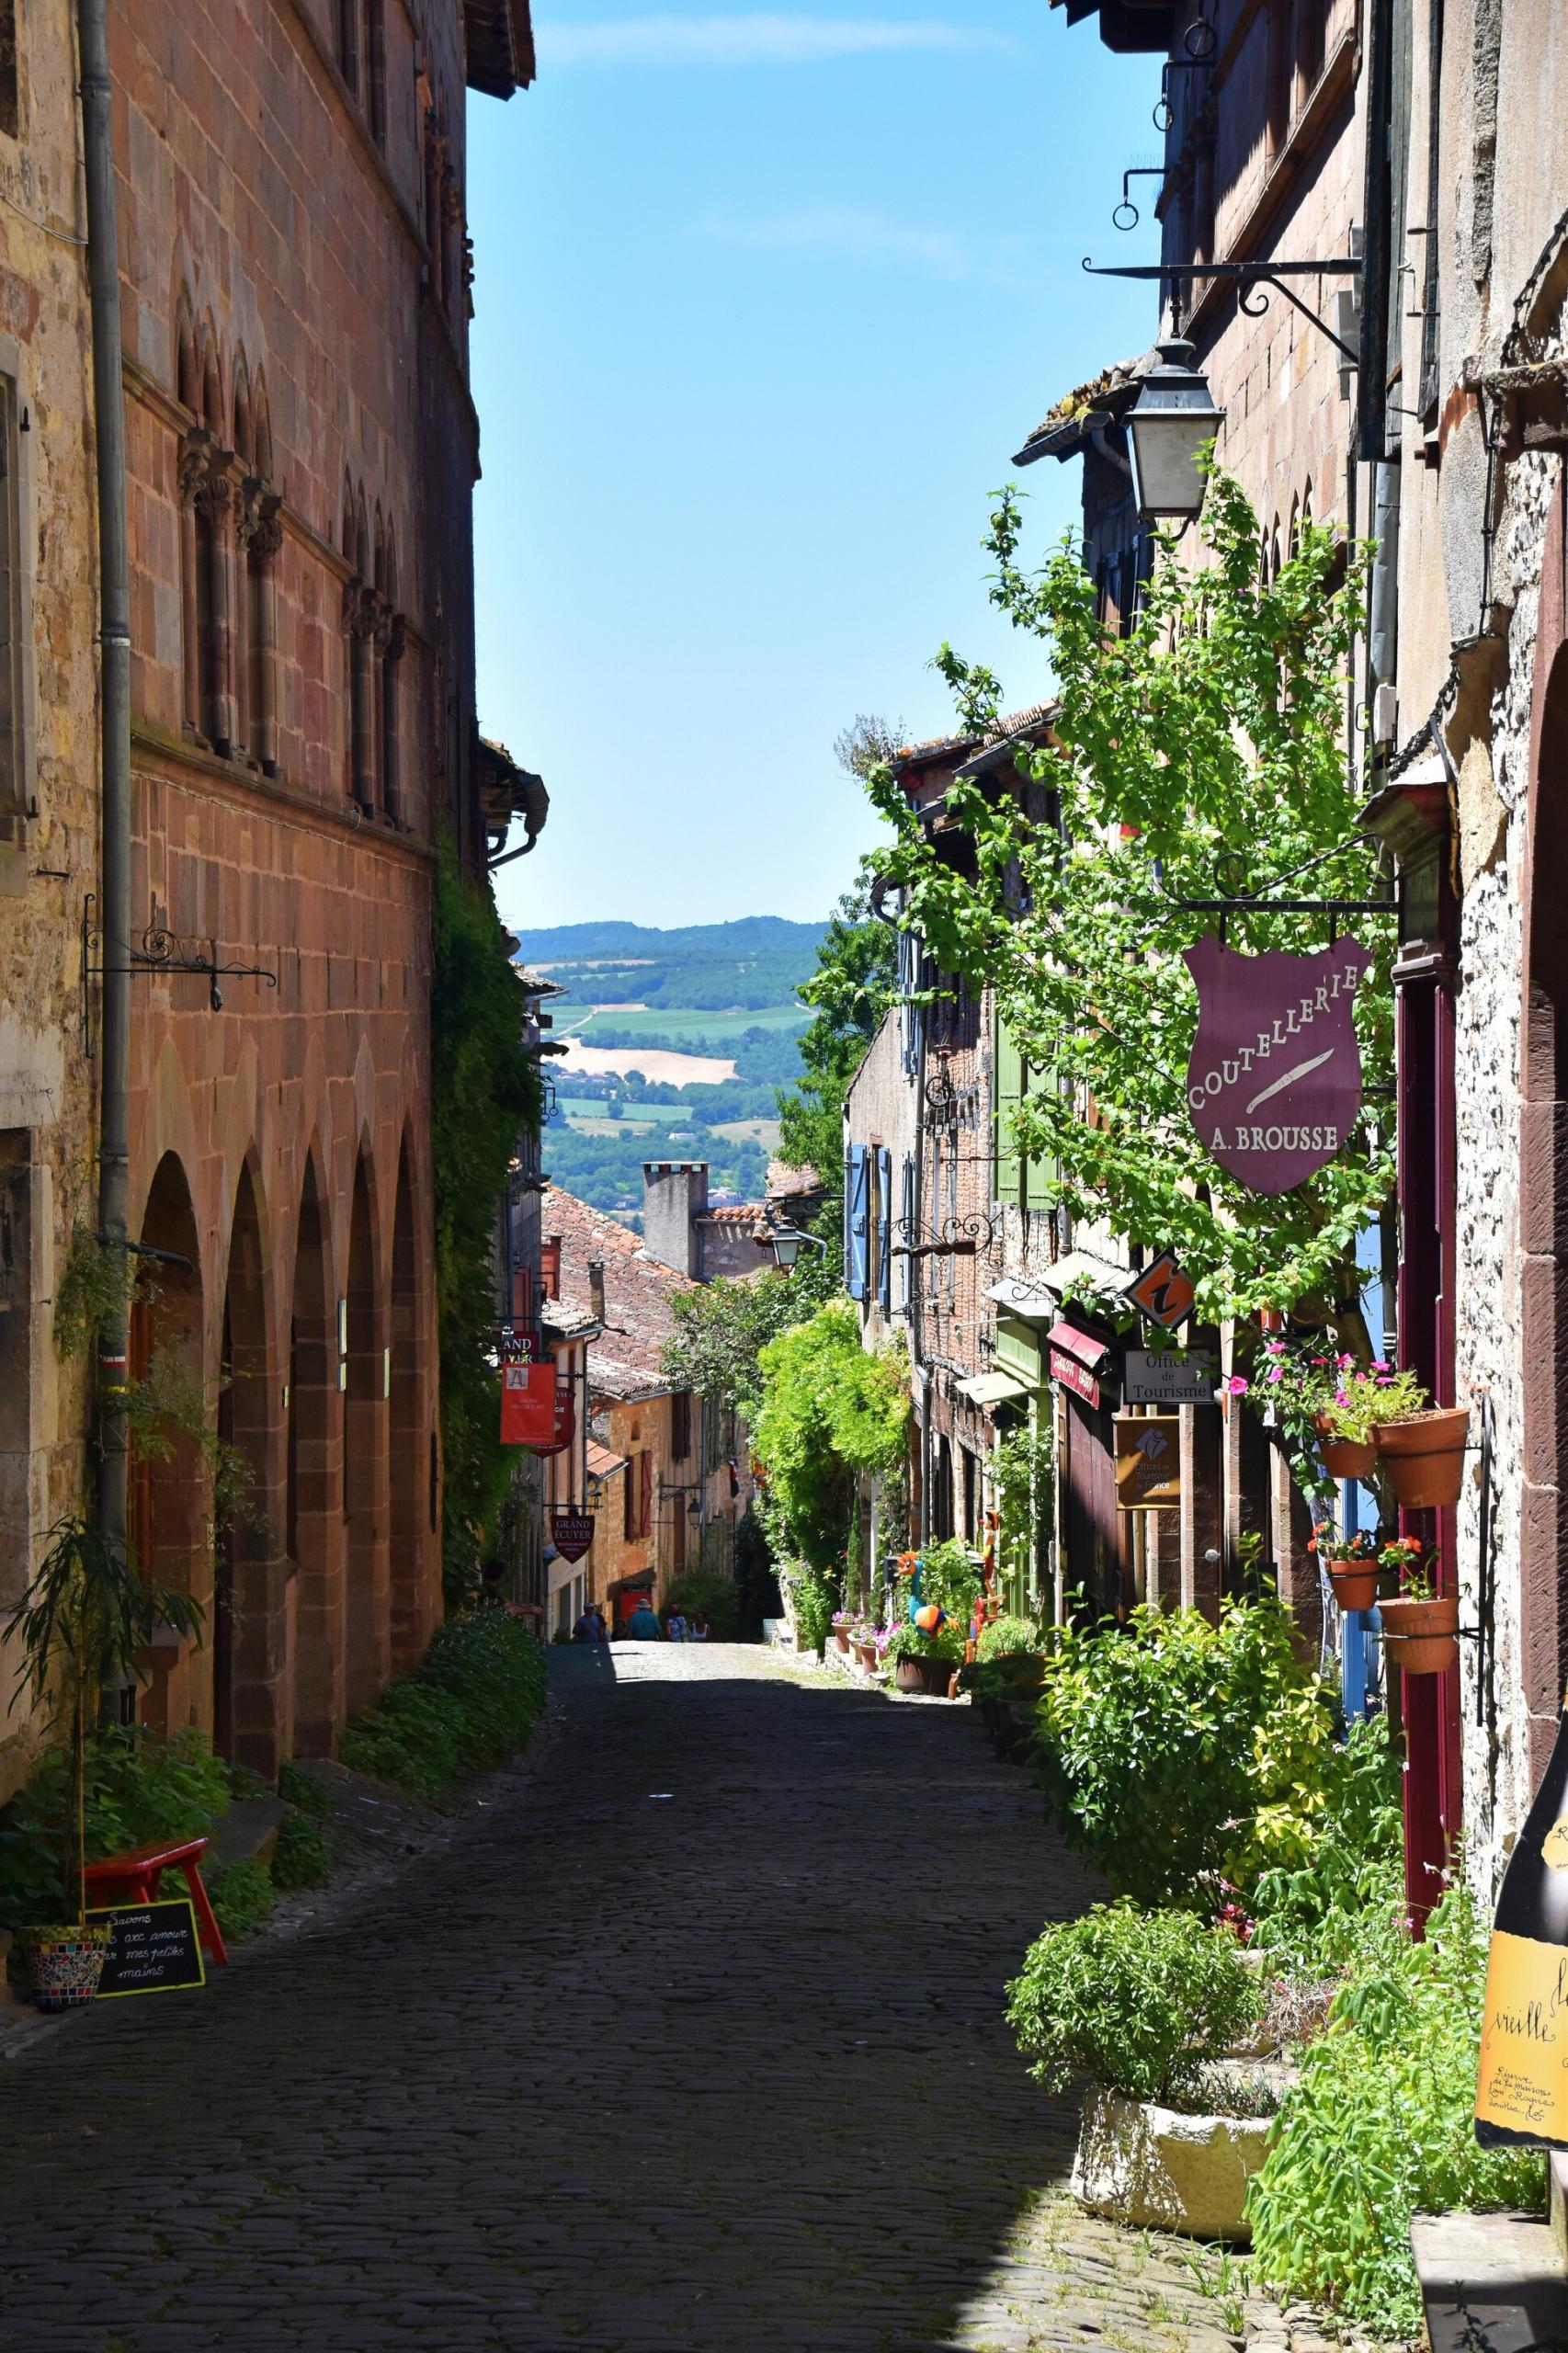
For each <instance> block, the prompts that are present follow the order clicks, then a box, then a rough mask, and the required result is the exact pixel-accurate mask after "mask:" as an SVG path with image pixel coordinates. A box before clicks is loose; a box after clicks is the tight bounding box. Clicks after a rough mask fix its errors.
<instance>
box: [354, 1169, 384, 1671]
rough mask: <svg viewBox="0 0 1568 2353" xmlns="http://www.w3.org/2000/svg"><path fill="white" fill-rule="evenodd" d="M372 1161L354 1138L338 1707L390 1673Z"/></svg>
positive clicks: (380, 1305)
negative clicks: (344, 1591)
mask: <svg viewBox="0 0 1568 2353" xmlns="http://www.w3.org/2000/svg"><path fill="white" fill-rule="evenodd" d="M381 1267H382V1256H381V1218H380V1215H379V1203H378V1200H377V1191H376V1172H375V1162H374V1159H373V1157H372V1154H371V1151H370V1146H369V1139H368V1138H361V1141H360V1144H359V1150H358V1154H357V1155H356V1158H355V1163H354V1192H353V1197H352V1201H351V1206H350V1210H349V1218H348V1273H347V1290H346V1293H345V1297H346V1302H347V1316H346V1330H345V1337H346V1339H347V1351H346V1358H345V1366H344V1375H343V1379H344V1410H343V1518H344V1525H345V1527H346V1529H347V1563H346V1566H345V1578H346V1585H347V1606H346V1610H345V1621H346V1643H347V1649H346V1665H345V1682H346V1688H345V1704H346V1706H347V1710H348V1712H349V1713H350V1714H352V1713H353V1711H355V1709H357V1708H362V1707H366V1706H368V1705H369V1702H370V1701H371V1700H372V1699H377V1698H379V1697H380V1695H381V1692H382V1691H383V1690H384V1689H385V1688H386V1685H387V1681H388V1678H389V1677H390V1676H391V1673H392V1611H391V1604H390V1599H389V1595H388V1562H389V1546H388V1517H389V1515H388V1475H389V1474H388V1460H387V1402H388V1401H387V1390H388V1387H389V1375H390V1370H391V1360H390V1358H389V1357H388V1355H387V1353H386V1350H387V1347H388V1342H387V1338H386V1328H387V1313H386V1302H385V1294H384V1290H383V1285H382V1279H381Z"/></svg>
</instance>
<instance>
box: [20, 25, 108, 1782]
mask: <svg viewBox="0 0 1568 2353" xmlns="http://www.w3.org/2000/svg"><path fill="white" fill-rule="evenodd" d="M75 13H76V12H75V8H74V6H73V5H72V0H38V5H35V6H29V7H27V8H25V9H23V8H20V7H18V6H17V5H16V0H6V5H5V6H0V195H3V196H4V199H5V205H4V210H0V643H3V645H4V647H5V656H4V660H3V661H0V1616H7V1615H9V1612H10V1609H11V1608H12V1607H13V1606H14V1605H15V1603H16V1602H17V1601H18V1600H19V1599H20V1598H21V1596H22V1594H23V1593H24V1592H25V1591H26V1589H27V1586H28V1583H29V1582H30V1578H31V1574H32V1571H33V1569H34V1567H35V1566H36V1563H37V1559H38V1556H39V1550H40V1544H39V1540H40V1533H41V1531H42V1530H44V1529H48V1528H49V1527H51V1525H52V1524H53V1523H54V1522H55V1521H56V1520H58V1519H60V1518H62V1517H63V1516H64V1515H65V1514H67V1513H69V1512H74V1511H76V1510H79V1509H80V1508H81V1507H82V1505H83V1502H84V1499H85V1492H86V1488H87V1483H88V1480H89V1476H90V1472H89V1465H88V1462H87V1459H86V1449H85V1436H86V1376H87V1371H88V1365H87V1352H86V1351H85V1349H82V1350H78V1351H76V1352H75V1353H74V1354H72V1355H69V1356H67V1357H62V1354H61V1351H60V1350H59V1348H58V1347H57V1346H56V1343H55V1335H54V1328H53V1314H52V1306H53V1301H54V1297H55V1293H56V1290H57V1288H58V1286H59V1284H60V1282H61V1279H62V1276H63V1274H64V1272H65V1269H66V1266H67V1263H68V1258H69V1251H70V1243H71V1236H72V1233H73V1232H74V1230H75V1229H77V1228H83V1229H85V1231H87V1232H88V1233H90V1232H91V1230H92V1228H93V1226H94V1225H95V1223H96V1197H97V1176H96V1169H95V1163H94V1154H95V1148H96V1126H95V1118H94V1103H95V1091H96V1090H95V1084H94V1080H95V1074H94V1071H93V1068H92V1065H91V1063H90V1061H89V1060H88V1057H87V1055H86V1052H85V1035H86V1029H85V1025H86V1021H87V1015H88V1007H87V1005H86V1003H85V999H84V994H83V985H82V961H83V960H82V931H81V926H82V913H83V900H84V895H85V893H86V892H89V891H91V890H92V889H93V887H94V875H95V869H96V866H97V834H98V797H97V777H98V767H99V713H98V700H97V656H96V651H95V637H96V633H97V627H98V606H97V567H96V562H95V549H96V538H95V533H96V517H97V499H96V492H95V487H94V481H93V436H92V426H91V417H92V359H91V328H90V324H89V319H88V311H87V289H86V279H85V272H84V269H83V266H82V255H81V252H80V250H79V249H80V247H81V244H82V243H83V239H84V235H85V222H84V218H83V210H82V198H81V174H82V142H81V131H80V122H79V116H78V109H77V103H76V77H77V62H76V51H75ZM15 1663H16V1662H15V1660H14V1659H13V1657H12V1656H11V1655H10V1654H9V1653H8V1652H7V1651H6V1649H5V1648H4V1647H3V1646H0V1687H3V1688H0V1799H3V1798H5V1797H6V1796H8V1795H9V1794H10V1791H11V1790H12V1789H13V1788H14V1787H15V1786H16V1784H17V1781H18V1779H21V1778H22V1776H23V1775H24V1773H25V1771H26V1769H27V1765H28V1758H29V1756H30V1754H31V1750H32V1727H31V1725H30V1723H29V1720H28V1713H27V1710H26V1706H25V1704H18V1706H17V1709H16V1710H15V1711H14V1712H11V1713H9V1714H7V1713H6V1709H7V1708H8V1707H9V1704H10V1700H11V1697H12V1691H13V1688H14V1685H13V1673H14V1666H15Z"/></svg>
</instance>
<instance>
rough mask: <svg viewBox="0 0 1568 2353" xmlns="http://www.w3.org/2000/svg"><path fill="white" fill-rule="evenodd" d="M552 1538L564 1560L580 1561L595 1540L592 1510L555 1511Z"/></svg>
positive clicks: (551, 1528)
mask: <svg viewBox="0 0 1568 2353" xmlns="http://www.w3.org/2000/svg"><path fill="white" fill-rule="evenodd" d="M550 1534H551V1542H552V1543H553V1544H554V1546H555V1549H556V1551H557V1552H559V1553H560V1555H561V1557H562V1560H563V1561H580V1560H581V1559H582V1557H583V1555H584V1553H585V1552H586V1551H587V1549H588V1547H589V1545H590V1544H591V1543H592V1542H593V1540H594V1516H593V1513H592V1512H591V1511H555V1512H551V1516H550Z"/></svg>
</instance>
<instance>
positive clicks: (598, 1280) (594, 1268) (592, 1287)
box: [588, 1258, 609, 1324]
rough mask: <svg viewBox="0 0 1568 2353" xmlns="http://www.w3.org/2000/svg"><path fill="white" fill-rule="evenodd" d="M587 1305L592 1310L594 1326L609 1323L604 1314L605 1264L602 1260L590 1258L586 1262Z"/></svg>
mask: <svg viewBox="0 0 1568 2353" xmlns="http://www.w3.org/2000/svg"><path fill="white" fill-rule="evenodd" d="M588 1305H589V1306H590V1307H591V1308H592V1310H593V1313H594V1321H595V1323H596V1324H608V1322H609V1317H608V1315H607V1314H606V1313H605V1262H604V1260H603V1259H602V1258H590V1259H589V1261H588Z"/></svg>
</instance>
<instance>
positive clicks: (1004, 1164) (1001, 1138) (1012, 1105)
mask: <svg viewBox="0 0 1568 2353" xmlns="http://www.w3.org/2000/svg"><path fill="white" fill-rule="evenodd" d="M992 1069H993V1072H994V1082H993V1086H992V1116H993V1119H994V1122H995V1140H994V1146H993V1150H994V1159H995V1193H996V1199H998V1200H999V1201H1011V1202H1013V1203H1014V1204H1017V1199H1018V1188H1019V1184H1020V1181H1021V1175H1022V1172H1021V1170H1020V1168H1019V1166H1018V1139H1017V1133H1016V1131H1015V1130H1014V1126H1013V1116H1014V1114H1015V1112H1016V1111H1017V1108H1018V1097H1020V1095H1022V1093H1023V1091H1024V1060H1023V1056H1022V1055H1021V1054H1020V1053H1019V1051H1018V1049H1017V1043H1016V1041H1015V1040H1013V1039H1012V1038H1011V1037H1010V1036H1009V1034H1008V1031H1007V1025H1006V1022H1005V1021H1004V1020H1003V1018H1002V1017H1001V1015H1000V1013H998V1015H997V1016H996V1025H995V1031H994V1054H993V1058H992Z"/></svg>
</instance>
